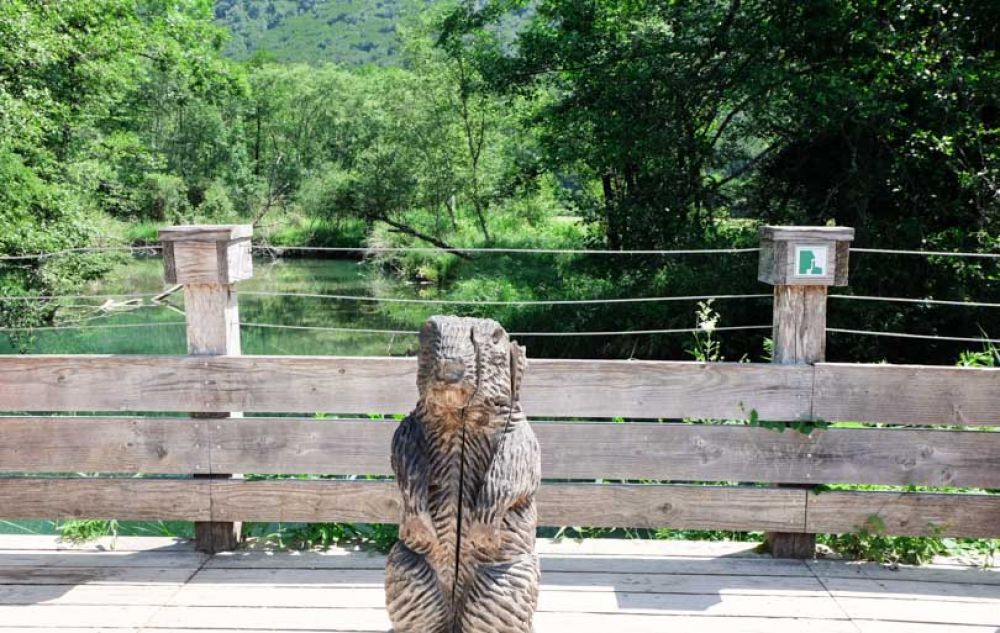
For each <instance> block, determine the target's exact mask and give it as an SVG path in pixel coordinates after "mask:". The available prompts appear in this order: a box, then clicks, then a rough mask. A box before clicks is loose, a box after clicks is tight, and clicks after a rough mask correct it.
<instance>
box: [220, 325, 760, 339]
mask: <svg viewBox="0 0 1000 633" xmlns="http://www.w3.org/2000/svg"><path fill="white" fill-rule="evenodd" d="M240 327H253V328H266V329H281V330H306V331H316V332H341V333H345V332H347V333H349V332H357V333H363V334H400V335H417V334H419V332H418V331H416V330H391V329H387V330H383V329H372V328H343V327H324V326H318V325H283V324H279V323H240ZM764 329H766V330H769V329H771V326H770V325H731V326H725V327H714V328H711V329H706V328H675V329H666V330H622V331H608V332H510V335H511V336H630V335H633V334H689V333H694V332H731V331H738V330H764Z"/></svg>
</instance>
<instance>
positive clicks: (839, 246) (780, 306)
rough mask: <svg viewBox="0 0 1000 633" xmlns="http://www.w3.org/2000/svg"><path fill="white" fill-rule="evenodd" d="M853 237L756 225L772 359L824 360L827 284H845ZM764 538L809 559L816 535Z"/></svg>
mask: <svg viewBox="0 0 1000 633" xmlns="http://www.w3.org/2000/svg"><path fill="white" fill-rule="evenodd" d="M853 239H854V229H852V228H845V227H834V226H764V227H761V228H760V265H759V269H758V279H759V280H760V281H763V282H764V283H768V284H771V285H772V286H774V316H773V319H774V320H773V324H774V326H773V327H774V329H773V339H774V355H773V362H775V363H781V364H786V365H790V364H812V363H817V362H820V361H822V360H824V359H825V357H826V289H827V287H828V286H846V285H847V272H848V255H849V252H850V251H849V249H850V244H851V240H853ZM779 485H781V484H779ZM806 487H808V486H806ZM766 542H767V548H768V550H769V551H770V552H771V554H772V555H773V556H774V557H776V558H812V557H813V556H814V555H815V553H816V535H815V534H806V533H794V532H769V533H768V534H767V536H766Z"/></svg>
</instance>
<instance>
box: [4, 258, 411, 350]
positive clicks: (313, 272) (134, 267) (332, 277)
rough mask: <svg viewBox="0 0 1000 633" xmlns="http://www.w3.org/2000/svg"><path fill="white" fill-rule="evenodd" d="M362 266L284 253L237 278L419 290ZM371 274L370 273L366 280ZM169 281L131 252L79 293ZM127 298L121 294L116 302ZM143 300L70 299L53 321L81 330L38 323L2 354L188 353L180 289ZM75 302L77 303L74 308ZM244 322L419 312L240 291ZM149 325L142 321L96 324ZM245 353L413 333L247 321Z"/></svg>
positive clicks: (307, 287) (374, 346)
mask: <svg viewBox="0 0 1000 633" xmlns="http://www.w3.org/2000/svg"><path fill="white" fill-rule="evenodd" d="M370 273H371V271H370V270H369V264H365V263H363V262H357V261H346V260H334V259H288V260H263V259H258V260H257V261H255V262H254V277H253V279H250V280H247V281H243V282H240V283H239V284H238V285H237V289H238V291H239V292H241V293H250V292H282V293H297V294H303V293H305V294H337V295H352V296H373V295H374V294H375V289H376V286H377V288H378V291H379V294H380V295H383V296H384V295H385V294H391V295H393V296H404V297H405V296H416V288H415V287H414V286H409V285H407V284H405V283H403V282H401V281H399V280H398V279H393V278H390V277H387V276H378V275H372V274H370ZM375 278H377V281H372V280H373V279H375ZM166 287H167V286H166V285H165V283H164V281H163V266H162V262H161V260H160V259H159V258H137V259H134V260H132V261H131V262H129V263H128V264H125V265H123V266H120V267H119V268H117V269H116V270H114V271H113V272H112V273H111V274H109V275H108V276H107V277H106V278H105V279H104V280H101V281H100V282H95V283H93V284H91V285H90V286H89V287H88V288H87V289H85V290H84V291H82V292H81V294H88V295H95V296H103V295H109V294H131V293H156V292H160V291H162V290H164V289H165V288H166ZM117 301H124V300H117ZM141 301H142V303H141V305H140V306H136V307H129V306H123V305H120V304H119V305H114V306H110V309H108V310H105V311H101V310H99V307H100V305H101V303H103V302H102V301H100V300H96V299H94V300H90V299H88V300H67V301H64V302H63V303H64V304H65V305H67V307H66V308H64V309H61V310H60V312H59V317H58V324H60V325H67V326H70V325H81V326H85V327H83V328H79V329H74V328H67V329H62V330H55V331H52V330H48V331H46V330H36V331H35V332H33V333H32V335H31V338H30V339H28V340H27V341H26V342H22V343H21V345H22V347H21V348H20V349H18V348H17V347H16V346H15V345H14V344H13V343H12V341H11V340H10V339H9V338H7V337H0V354H9V353H16V352H17V351H25V352H29V353H33V354H183V353H185V352H186V343H185V333H184V327H183V325H181V323H183V321H184V315H183V314H182V313H181V312H180V311H181V310H183V308H184V301H183V293H182V292H177V293H175V294H174V295H172V296H171V297H170V298H169V300H168V303H169V306H163V305H160V306H157V305H153V303H152V301H151V300H150V299H148V298H145V299H142V300H141ZM78 306H79V307H78ZM239 310H240V321H241V323H262V324H276V325H292V326H306V327H320V328H351V329H357V328H368V329H388V330H407V331H414V330H416V329H418V327H419V324H420V320H421V319H422V315H420V314H417V313H412V314H411V315H410V316H409V317H407V318H408V321H406V322H400V321H398V320H394V319H392V318H390V317H388V316H386V315H385V314H383V313H381V312H380V311H379V310H378V309H377V307H376V304H374V303H372V302H365V301H353V300H331V299H321V298H314V297H302V296H295V297H275V296H252V295H248V294H241V295H240V298H239ZM130 324H148V326H147V325H143V326H142V327H128V328H104V327H94V326H106V325H130ZM242 347H243V353H244V354H282V355H286V354H287V355H340V356H370V355H376V356H384V355H406V354H412V353H413V352H414V351H415V349H416V336H414V335H405V334H396V335H392V334H381V333H359V332H333V331H316V330H292V329H274V328H261V327H254V326H244V327H243V328H242Z"/></svg>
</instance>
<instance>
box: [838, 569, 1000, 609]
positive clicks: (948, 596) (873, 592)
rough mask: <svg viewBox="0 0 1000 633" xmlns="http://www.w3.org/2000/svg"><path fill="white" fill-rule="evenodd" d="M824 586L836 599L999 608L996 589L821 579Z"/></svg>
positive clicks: (979, 586)
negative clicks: (984, 604)
mask: <svg viewBox="0 0 1000 633" xmlns="http://www.w3.org/2000/svg"><path fill="white" fill-rule="evenodd" d="M823 584H824V585H826V587H827V589H828V590H829V591H830V593H831V594H833V595H834V596H838V597H840V596H843V597H848V598H865V597H876V598H894V599H897V600H925V599H931V600H936V601H939V602H941V601H945V602H992V603H993V604H994V606H996V607H997V608H1000V589H998V588H997V586H996V585H978V584H969V583H948V582H916V581H912V580H875V579H872V578H836V577H827V578H824V579H823ZM959 608H961V607H959Z"/></svg>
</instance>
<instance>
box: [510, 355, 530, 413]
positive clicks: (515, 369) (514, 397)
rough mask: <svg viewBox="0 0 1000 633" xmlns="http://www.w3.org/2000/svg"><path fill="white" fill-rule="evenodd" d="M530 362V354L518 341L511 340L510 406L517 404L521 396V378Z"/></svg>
mask: <svg viewBox="0 0 1000 633" xmlns="http://www.w3.org/2000/svg"><path fill="white" fill-rule="evenodd" d="M527 364H528V355H527V351H526V350H525V348H524V347H521V346H520V345H518V344H517V341H511V342H510V406H511V407H513V406H514V405H515V404H517V402H518V400H519V399H520V397H521V379H522V378H524V369H525V367H526V366H527Z"/></svg>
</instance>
